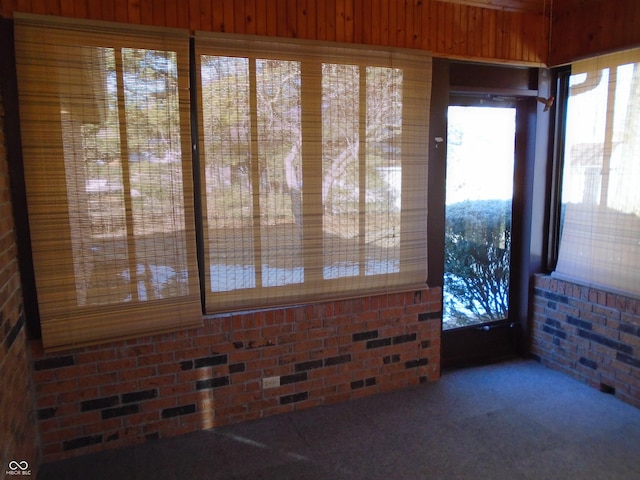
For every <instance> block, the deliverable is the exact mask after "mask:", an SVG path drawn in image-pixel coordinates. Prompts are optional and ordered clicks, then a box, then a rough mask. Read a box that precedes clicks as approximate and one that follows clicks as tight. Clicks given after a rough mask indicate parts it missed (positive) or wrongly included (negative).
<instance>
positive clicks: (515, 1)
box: [441, 0, 575, 13]
mask: <svg viewBox="0 0 640 480" xmlns="http://www.w3.org/2000/svg"><path fill="white" fill-rule="evenodd" d="M441 1H444V2H449V3H460V4H465V5H471V6H474V7H483V8H492V9H496V10H507V11H512V12H526V13H542V12H545V11H548V10H549V8H550V5H551V3H552V1H554V2H559V1H560V0H441ZM571 1H575V0H571Z"/></svg>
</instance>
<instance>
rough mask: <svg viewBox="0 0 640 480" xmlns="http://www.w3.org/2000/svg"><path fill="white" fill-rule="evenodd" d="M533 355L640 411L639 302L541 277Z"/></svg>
mask: <svg viewBox="0 0 640 480" xmlns="http://www.w3.org/2000/svg"><path fill="white" fill-rule="evenodd" d="M534 287H535V288H534V314H533V322H532V326H533V328H532V345H531V351H532V353H533V354H534V356H535V357H536V358H538V359H539V360H540V361H541V362H542V363H544V364H545V365H548V366H550V367H552V368H555V369H557V370H560V371H562V372H564V373H567V374H569V375H571V376H573V377H575V378H577V379H579V380H582V381H583V382H585V383H587V384H589V385H591V386H592V387H594V388H597V389H599V390H601V391H603V392H606V393H611V394H615V396H616V397H618V398H620V399H621V400H623V401H625V402H627V403H630V404H632V405H635V406H637V407H640V300H637V299H634V298H630V297H626V296H623V295H617V294H613V293H608V292H605V291H603V290H599V289H595V288H590V287H585V286H581V285H577V284H574V283H571V282H566V281H561V280H557V279H554V278H552V277H550V276H548V275H537V276H536V277H535V279H534Z"/></svg>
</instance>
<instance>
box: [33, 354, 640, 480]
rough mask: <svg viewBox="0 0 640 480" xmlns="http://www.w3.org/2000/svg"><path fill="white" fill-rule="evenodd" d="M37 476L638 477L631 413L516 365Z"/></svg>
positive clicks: (639, 427) (74, 462) (49, 468)
mask: <svg viewBox="0 0 640 480" xmlns="http://www.w3.org/2000/svg"><path fill="white" fill-rule="evenodd" d="M38 479H39V480H58V479H60V480H61V479H83V480H84V479H90V480H102V479H109V480H112V479H119V480H127V479H159V480H162V479H237V480H245V479H246V480H248V479H252V480H257V479H274V480H288V479H301V480H313V479H336V480H343V479H345V480H346V479H349V480H351V479H367V480H373V479H385V480H387V479H403V480H404V479H447V480H451V479H490V480H497V479H509V480H519V479H524V480H528V479H559V480H574V479H589V480H598V479H607V480H609V479H625V480H626V479H640V409H637V408H634V407H632V406H629V405H627V404H624V403H622V402H621V401H619V400H618V399H616V398H615V397H613V396H611V395H608V394H605V393H601V392H599V391H598V390H596V389H593V388H590V387H588V386H586V385H584V384H582V383H580V382H577V381H576V380H574V379H572V378H570V377H567V376H565V375H562V374H560V373H557V372H555V371H552V370H549V369H547V368H546V367H544V366H542V365H540V364H539V363H536V362H534V361H530V360H514V361H510V362H506V363H501V364H496V365H490V366H483V367H476V368H469V369H464V370H456V371H451V372H445V373H444V374H443V376H442V379H441V380H440V381H439V382H436V383H433V384H424V385H420V386H418V387H415V388H412V389H408V390H403V391H399V392H393V393H386V394H380V395H376V396H372V397H368V398H363V399H359V400H355V401H351V402H347V403H343V404H338V405H332V406H326V407H318V408H314V409H310V410H304V411H300V412H295V413H291V414H286V415H280V416H276V417H270V418H265V419H261V420H258V421H254V422H247V423H243V424H239V425H233V426H229V427H224V428H218V429H215V430H210V431H203V432H198V433H194V434H189V435H185V436H182V437H177V438H171V439H162V440H157V441H154V442H150V443H146V444H143V445H140V446H136V447H133V448H126V449H119V450H112V451H107V452H103V453H99V454H92V455H86V456H83V457H78V458H74V459H70V460H65V461H62V462H57V463H51V464H46V465H43V466H42V468H41V471H40V474H39V476H38Z"/></svg>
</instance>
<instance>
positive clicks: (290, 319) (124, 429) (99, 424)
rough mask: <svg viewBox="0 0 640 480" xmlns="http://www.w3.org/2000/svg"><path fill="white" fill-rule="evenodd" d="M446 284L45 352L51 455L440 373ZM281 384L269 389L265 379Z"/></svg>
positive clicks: (37, 372)
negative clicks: (438, 286) (73, 349)
mask: <svg viewBox="0 0 640 480" xmlns="http://www.w3.org/2000/svg"><path fill="white" fill-rule="evenodd" d="M440 298H441V291H440V289H424V290H419V291H411V292H406V293H395V294H385V295H378V296H372V297H365V298H359V299H352V300H344V301H335V302H326V303H319V304H314V305H308V306H300V307H291V308H282V309H276V310H268V311H259V312H252V313H243V314H237V315H224V316H216V317H207V318H206V319H205V322H204V326H203V327H202V328H199V329H192V330H186V331H182V332H176V333H172V334H166V335H159V336H152V337H145V338H140V339H137V340H132V341H125V342H115V343H110V344H108V345H103V346H96V347H90V348H84V349H81V350H77V351H68V352H64V353H58V354H51V355H45V354H44V353H43V352H42V350H41V347H40V346H39V343H33V344H32V352H33V369H34V373H33V378H34V382H35V389H36V395H37V406H38V423H39V427H40V431H41V436H42V444H43V452H44V456H45V461H51V460H56V459H61V458H66V457H70V456H75V455H79V454H83V453H87V452H92V451H97V450H102V449H105V448H112V447H120V446H124V445H131V444H135V443H140V442H141V441H145V440H148V439H156V438H161V437H166V436H173V435H178V434H183V433H187V432H192V431H195V430H201V429H205V428H212V427H216V426H222V425H226V424H230V423H236V422H241V421H245V420H251V419H255V418H259V417H265V416H268V415H274V414H278V413H284V412H290V411H293V410H296V409H302V408H308V407H313V406H317V405H322V404H326V403H333V402H340V401H346V400H349V399H352V398H357V397H361V396H365V395H371V394H374V393H376V392H384V391H390V390H394V389H400V388H405V387H408V386H410V385H416V384H418V383H420V382H426V381H434V380H437V379H438V378H439V375H440V368H439V361H440V322H441V320H440V318H441V313H440V312H441V304H440ZM274 376H278V377H280V386H278V387H276V388H268V389H263V388H262V379H263V378H266V377H274Z"/></svg>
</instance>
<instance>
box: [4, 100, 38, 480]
mask: <svg viewBox="0 0 640 480" xmlns="http://www.w3.org/2000/svg"><path fill="white" fill-rule="evenodd" d="M17 255H18V251H17V247H16V235H15V230H14V222H13V213H12V208H11V192H10V189H9V165H8V163H7V150H6V147H5V129H4V107H3V102H2V95H1V92H0V478H5V474H6V472H7V471H11V472H14V471H15V472H18V474H20V475H22V472H23V470H16V469H15V468H11V467H12V466H15V465H16V464H19V465H24V462H27V464H28V466H27V468H26V469H25V470H24V471H26V472H31V475H32V477H31V478H35V476H36V474H37V471H38V463H39V441H38V432H37V430H36V421H35V417H36V413H35V406H34V405H35V403H34V393H33V385H32V383H31V367H30V362H29V347H28V343H27V335H26V327H25V316H24V310H23V300H22V288H21V286H20V272H19V268H18V258H17ZM14 462H15V463H14ZM11 475H13V474H7V478H9V476H11Z"/></svg>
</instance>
